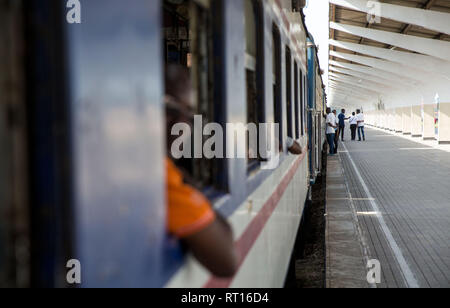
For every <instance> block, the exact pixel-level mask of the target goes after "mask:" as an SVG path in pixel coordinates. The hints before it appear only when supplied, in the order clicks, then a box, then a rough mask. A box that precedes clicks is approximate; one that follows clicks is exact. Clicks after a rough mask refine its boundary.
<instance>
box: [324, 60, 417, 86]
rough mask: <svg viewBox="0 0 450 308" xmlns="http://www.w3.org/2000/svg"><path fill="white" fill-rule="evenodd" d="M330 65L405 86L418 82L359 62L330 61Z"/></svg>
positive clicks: (414, 84)
mask: <svg viewBox="0 0 450 308" xmlns="http://www.w3.org/2000/svg"><path fill="white" fill-rule="evenodd" d="M330 65H335V66H339V67H343V68H346V69H349V70H352V71H356V72H361V73H363V74H366V75H370V76H375V77H378V78H382V79H385V80H388V81H389V82H391V83H392V82H395V83H397V84H401V85H403V86H406V87H413V86H416V85H418V84H419V83H418V82H417V81H414V80H413V79H409V78H407V77H406V76H400V75H397V74H393V73H389V72H386V71H383V70H380V69H377V68H373V67H369V66H365V65H359V64H350V63H346V62H339V61H333V60H331V61H330Z"/></svg>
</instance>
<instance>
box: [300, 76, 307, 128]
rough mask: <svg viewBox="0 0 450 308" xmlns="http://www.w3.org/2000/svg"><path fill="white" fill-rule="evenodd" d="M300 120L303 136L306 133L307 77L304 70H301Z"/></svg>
mask: <svg viewBox="0 0 450 308" xmlns="http://www.w3.org/2000/svg"><path fill="white" fill-rule="evenodd" d="M300 75H301V78H300V94H301V100H300V117H301V119H300V122H301V133H302V136H304V135H305V102H306V78H305V75H304V74H303V72H302V71H300Z"/></svg>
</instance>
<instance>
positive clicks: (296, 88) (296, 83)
mask: <svg viewBox="0 0 450 308" xmlns="http://www.w3.org/2000/svg"><path fill="white" fill-rule="evenodd" d="M299 89H300V87H299V79H298V65H297V61H296V62H295V63H294V93H295V139H299V138H300V107H299V100H300V96H301V93H300V92H299Z"/></svg>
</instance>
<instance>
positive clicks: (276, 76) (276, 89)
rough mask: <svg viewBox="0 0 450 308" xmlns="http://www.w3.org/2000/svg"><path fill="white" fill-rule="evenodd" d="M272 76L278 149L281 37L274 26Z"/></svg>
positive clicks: (281, 124) (281, 116) (280, 120)
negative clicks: (277, 127) (277, 126)
mask: <svg viewBox="0 0 450 308" xmlns="http://www.w3.org/2000/svg"><path fill="white" fill-rule="evenodd" d="M272 75H273V79H272V80H273V105H274V123H277V124H279V126H280V130H279V141H280V147H281V146H282V144H283V129H282V128H283V120H282V119H283V112H282V110H283V108H282V105H281V104H282V94H281V89H282V88H281V37H280V30H279V29H278V27H277V26H276V25H273V28H272Z"/></svg>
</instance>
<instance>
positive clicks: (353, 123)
mask: <svg viewBox="0 0 450 308" xmlns="http://www.w3.org/2000/svg"><path fill="white" fill-rule="evenodd" d="M349 122H350V129H351V131H352V141H356V131H357V130H358V119H357V117H356V113H355V112H353V113H352V116H351V117H350V119H349Z"/></svg>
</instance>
